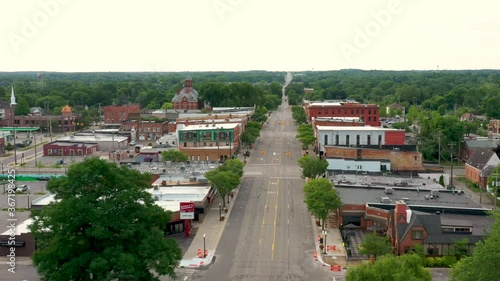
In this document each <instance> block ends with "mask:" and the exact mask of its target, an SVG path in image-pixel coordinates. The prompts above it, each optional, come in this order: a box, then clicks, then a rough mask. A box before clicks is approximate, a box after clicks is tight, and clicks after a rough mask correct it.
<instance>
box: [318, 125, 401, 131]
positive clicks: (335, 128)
mask: <svg viewBox="0 0 500 281" xmlns="http://www.w3.org/2000/svg"><path fill="white" fill-rule="evenodd" d="M316 128H318V131H384V132H385V131H393V132H395V131H401V132H404V131H403V130H398V129H392V128H382V127H372V126H319V125H318V126H316Z"/></svg>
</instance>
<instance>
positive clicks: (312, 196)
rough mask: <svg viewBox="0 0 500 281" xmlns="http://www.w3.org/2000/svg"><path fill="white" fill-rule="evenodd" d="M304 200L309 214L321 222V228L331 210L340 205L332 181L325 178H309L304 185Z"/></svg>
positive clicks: (340, 202)
mask: <svg viewBox="0 0 500 281" xmlns="http://www.w3.org/2000/svg"><path fill="white" fill-rule="evenodd" d="M304 202H305V203H306V206H307V209H308V210H309V212H310V213H311V214H313V215H314V216H316V217H317V218H319V219H320V220H321V222H322V224H321V225H322V229H324V228H325V222H326V219H327V218H328V215H329V214H330V212H332V211H336V210H338V209H340V207H342V201H341V200H340V196H339V194H338V192H337V190H336V189H334V188H333V185H332V183H331V182H330V181H329V180H327V179H317V180H310V181H309V182H307V183H306V185H305V186H304Z"/></svg>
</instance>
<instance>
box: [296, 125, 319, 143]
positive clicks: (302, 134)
mask: <svg viewBox="0 0 500 281" xmlns="http://www.w3.org/2000/svg"><path fill="white" fill-rule="evenodd" d="M298 131H299V133H298V134H297V138H298V139H299V141H300V143H302V148H303V149H308V148H309V146H311V145H312V144H313V143H314V141H315V140H316V138H315V137H314V130H313V127H312V126H311V125H308V124H304V125H300V126H299V128H298Z"/></svg>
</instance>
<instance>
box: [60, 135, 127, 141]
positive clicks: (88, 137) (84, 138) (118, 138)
mask: <svg viewBox="0 0 500 281" xmlns="http://www.w3.org/2000/svg"><path fill="white" fill-rule="evenodd" d="M126 140H128V138H127V137H123V136H120V135H76V136H73V135H72V136H64V137H60V138H58V139H57V141H73V142H102V141H115V142H122V141H126Z"/></svg>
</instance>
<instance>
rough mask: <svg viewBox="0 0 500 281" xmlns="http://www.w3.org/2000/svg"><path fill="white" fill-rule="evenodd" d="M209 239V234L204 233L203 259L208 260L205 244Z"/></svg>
mask: <svg viewBox="0 0 500 281" xmlns="http://www.w3.org/2000/svg"><path fill="white" fill-rule="evenodd" d="M206 237H207V234H206V233H203V257H204V258H206V257H207V254H206V244H205V238H206Z"/></svg>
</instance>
